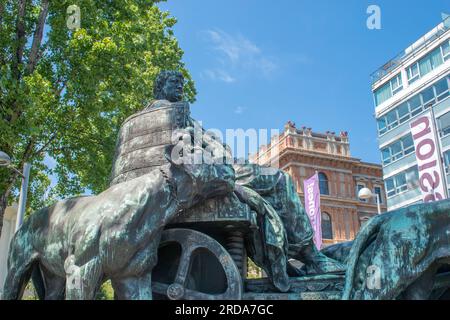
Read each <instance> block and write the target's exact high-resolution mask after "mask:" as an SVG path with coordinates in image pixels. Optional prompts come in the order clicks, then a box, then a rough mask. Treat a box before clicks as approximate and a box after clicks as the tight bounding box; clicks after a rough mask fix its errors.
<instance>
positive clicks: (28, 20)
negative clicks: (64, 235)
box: [0, 0, 196, 209]
mask: <svg viewBox="0 0 450 320" xmlns="http://www.w3.org/2000/svg"><path fill="white" fill-rule="evenodd" d="M22 2H25V3H26V6H25V11H24V15H23V18H21V14H20V13H21V11H20V10H19V7H20V3H22ZM155 2H157V1H149V0H134V1H131V0H117V1H95V0H79V1H77V0H70V1H63V0H52V1H49V7H48V15H47V16H46V19H45V29H44V31H45V32H44V33H45V34H44V36H43V37H42V41H41V43H40V45H39V54H38V55H37V63H36V66H35V67H34V68H31V69H30V63H31V62H32V60H33V59H32V50H31V46H32V43H33V41H34V40H33V39H35V38H37V39H39V37H36V36H35V30H36V29H37V27H38V21H39V16H40V13H41V7H42V4H43V3H45V1H43V0H41V1H29V0H27V1H26V0H20V1H17V0H14V1H12V0H0V17H1V18H0V115H1V121H0V150H3V151H5V152H7V153H8V154H9V155H10V156H11V157H12V158H13V159H14V161H15V164H16V165H18V166H21V165H22V163H23V162H31V163H32V165H33V170H32V172H31V190H30V193H29V203H28V204H29V206H30V208H31V209H37V208H39V207H41V206H42V205H44V204H46V203H48V201H50V200H51V199H54V198H59V197H67V196H70V195H77V194H80V193H83V192H84V191H85V190H86V189H89V190H91V191H92V192H94V193H98V192H101V191H102V190H104V189H105V188H106V187H107V186H108V179H109V175H110V170H111V164H112V157H113V153H114V147H115V140H116V135H117V132H118V128H119V126H120V124H121V123H122V122H123V121H124V120H125V118H126V117H128V116H129V115H131V114H133V113H134V112H136V111H137V110H140V109H142V108H143V106H144V105H145V104H146V103H147V102H148V101H150V100H151V99H152V91H153V88H152V84H153V79H154V78H155V76H156V75H157V73H158V72H159V71H160V70H161V69H177V70H181V71H182V73H183V74H184V75H185V77H186V79H187V80H186V81H187V84H186V92H185V95H186V97H185V98H186V99H187V100H189V101H193V100H194V97H195V93H196V92H195V88H194V84H193V81H192V79H191V77H190V75H189V73H188V71H187V70H186V69H185V66H184V64H183V62H182V56H183V51H182V50H181V49H180V48H179V45H178V42H177V40H176V38H175V37H174V35H173V30H172V27H173V26H174V25H175V23H176V20H175V19H174V18H173V17H171V16H170V15H169V13H167V12H161V11H160V10H159V9H158V8H157V7H156V6H155ZM73 4H75V5H78V6H79V7H80V10H81V28H80V29H78V30H69V29H68V28H67V25H66V21H67V18H68V16H67V13H66V10H67V7H68V6H69V5H73ZM2 12H3V13H2ZM21 21H23V26H24V28H23V34H24V35H23V37H21V36H20V35H19V34H20V32H18V30H19V29H20V27H21ZM22 46H23V54H21V50H20V49H21V47H22ZM17 57H19V58H17ZM45 156H49V157H52V158H53V159H55V161H56V165H55V167H54V168H52V169H50V168H48V167H47V166H46V165H45V164H44V158H45ZM49 174H54V175H55V176H56V177H57V179H58V182H57V185H56V186H55V187H54V188H52V190H51V192H50V193H49V194H46V192H47V188H48V186H49V184H50V181H49V179H48V175H49ZM9 176H10V172H9V171H8V170H6V169H4V168H0V194H4V193H5V191H6V190H7V189H10V186H9V185H8V177H9ZM19 185H20V181H19V179H16V181H15V184H14V185H13V188H15V190H16V192H13V193H12V195H11V197H13V198H14V197H17V188H18V186H19ZM10 200H11V199H10ZM46 201H47V202H46Z"/></svg>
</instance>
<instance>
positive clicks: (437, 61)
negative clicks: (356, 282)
mask: <svg viewBox="0 0 450 320" xmlns="http://www.w3.org/2000/svg"><path fill="white" fill-rule="evenodd" d="M449 38H450V17H447V18H444V20H443V22H442V23H440V24H439V25H438V26H436V27H435V28H433V29H432V30H431V31H430V32H428V33H427V34H425V35H424V36H423V37H421V38H420V39H419V40H417V41H416V42H415V43H414V44H412V45H411V46H409V47H408V48H406V49H405V50H404V51H403V52H402V53H400V54H399V55H398V56H397V57H396V58H394V59H392V60H390V61H388V62H387V63H386V64H385V65H384V66H383V67H381V68H380V69H378V70H377V71H376V72H375V73H374V74H372V80H373V83H372V92H373V96H374V103H375V117H376V119H377V129H378V142H379V148H380V151H381V158H382V166H383V179H384V182H385V188H386V196H387V206H388V210H393V209H397V208H400V207H404V206H407V205H410V204H414V203H419V202H422V194H421V191H420V189H419V173H418V166H417V161H416V155H415V147H414V141H413V137H412V135H411V129H410V123H414V120H415V119H417V118H418V117H421V115H422V116H423V115H425V114H428V113H430V114H431V118H432V119H433V122H434V127H435V128H436V130H435V131H436V132H435V137H436V138H437V140H438V143H437V148H438V151H439V153H438V154H439V156H440V157H441V159H440V161H441V162H442V166H439V167H442V168H444V170H445V173H443V177H444V178H445V180H446V181H445V189H446V190H448V188H449V187H450V185H449V184H448V183H449V182H450V179H449V178H450V177H449V176H448V175H447V174H448V173H449V163H450V99H449V85H450V77H449V70H450V48H449Z"/></svg>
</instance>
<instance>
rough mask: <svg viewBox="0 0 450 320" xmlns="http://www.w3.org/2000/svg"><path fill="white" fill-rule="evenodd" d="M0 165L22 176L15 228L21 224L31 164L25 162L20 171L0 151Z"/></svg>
mask: <svg viewBox="0 0 450 320" xmlns="http://www.w3.org/2000/svg"><path fill="white" fill-rule="evenodd" d="M0 167H7V168H9V169H11V170H13V171H15V172H17V173H18V174H19V175H20V176H21V177H22V186H21V187H20V195H19V207H18V208H17V218H16V230H15V231H17V230H18V229H19V227H20V226H21V225H22V222H23V217H24V215H25V208H26V204H27V193H28V181H29V180H30V169H31V165H30V164H29V163H27V162H25V163H24V164H23V172H20V171H19V170H17V168H15V167H14V166H13V165H11V157H10V156H9V155H7V154H6V153H4V152H3V151H0Z"/></svg>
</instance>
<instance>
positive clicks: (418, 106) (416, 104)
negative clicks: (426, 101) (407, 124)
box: [408, 94, 422, 116]
mask: <svg viewBox="0 0 450 320" xmlns="http://www.w3.org/2000/svg"><path fill="white" fill-rule="evenodd" d="M408 105H409V110H411V116H415V115H417V114H419V113H420V112H421V111H422V102H421V100H420V95H419V94H418V95H415V96H414V97H412V98H411V99H409V100H408Z"/></svg>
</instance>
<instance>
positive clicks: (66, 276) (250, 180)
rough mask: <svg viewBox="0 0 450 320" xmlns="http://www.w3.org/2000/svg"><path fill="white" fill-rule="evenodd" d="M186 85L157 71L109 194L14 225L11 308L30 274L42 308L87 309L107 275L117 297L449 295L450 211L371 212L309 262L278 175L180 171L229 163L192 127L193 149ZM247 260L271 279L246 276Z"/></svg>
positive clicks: (445, 205) (259, 170) (306, 233)
mask: <svg viewBox="0 0 450 320" xmlns="http://www.w3.org/2000/svg"><path fill="white" fill-rule="evenodd" d="M183 81H184V80H183V77H182V75H181V74H180V73H178V72H175V71H163V72H162V73H161V74H160V75H159V76H158V77H157V79H156V81H155V85H154V96H155V98H156V100H155V101H153V102H152V103H150V104H149V105H148V106H147V107H146V108H144V109H143V110H142V111H141V112H139V113H137V114H135V115H133V116H131V117H129V118H128V119H127V120H126V121H125V122H124V124H123V126H122V128H121V130H120V132H119V135H118V140H117V147H116V153H115V156H114V162H113V169H112V174H111V186H110V188H109V189H107V190H105V191H104V192H103V193H101V194H99V195H97V196H91V197H80V198H74V199H68V200H64V201H61V202H58V203H57V204H55V205H53V206H51V207H48V208H44V209H42V210H40V211H38V212H36V213H34V214H33V215H32V216H31V217H30V218H29V219H28V220H27V221H26V222H25V223H24V224H23V226H22V227H21V228H20V230H19V231H18V232H17V234H16V235H15V237H14V240H13V242H12V244H11V250H10V257H9V272H8V276H7V280H6V283H5V289H4V297H3V298H5V299H18V298H20V296H21V294H22V291H23V288H24V285H25V284H26V282H27V280H28V278H29V277H30V275H31V276H32V278H33V282H34V285H35V287H36V289H37V291H38V293H39V296H40V298H42V299H44V298H45V299H64V298H65V299H92V298H93V297H94V295H95V292H96V291H97V290H98V288H99V287H100V285H101V284H102V283H103V282H104V281H105V280H107V279H110V280H111V282H112V285H113V287H114V292H115V297H116V298H117V299H151V298H156V299H173V300H178V299H242V298H244V299H297V300H303V299H342V298H343V299H401V298H404V299H414V298H419V299H428V298H435V299H437V298H449V296H450V293H449V287H450V274H449V273H448V272H449V271H450V270H449V269H450V268H449V262H450V261H449V257H450V213H449V212H450V211H449V208H450V206H449V205H450V201H447V200H446V201H441V202H437V203H432V204H423V205H415V206H410V207H408V208H404V209H400V210H397V211H394V212H390V213H387V214H383V215H380V216H377V217H375V218H373V219H372V220H370V221H369V222H368V223H367V224H366V225H365V226H364V227H363V228H362V229H361V231H360V233H359V234H358V236H357V238H356V240H355V241H354V242H348V243H342V244H338V245H334V246H331V247H328V248H325V249H324V250H322V252H319V251H318V250H317V249H316V248H315V246H314V244H313V240H312V236H313V231H312V228H311V225H310V222H309V219H308V217H307V214H306V212H305V210H304V208H303V206H302V204H301V202H300V199H299V197H298V194H297V192H296V190H295V187H294V184H293V182H292V179H291V178H290V176H289V175H288V174H287V173H285V172H283V171H280V170H278V169H269V168H263V167H261V166H258V165H255V164H249V163H243V164H238V163H232V165H228V164H225V163H223V161H213V163H212V164H211V163H210V164H207V161H206V162H204V163H203V162H202V163H201V164H192V162H189V161H188V162H186V160H192V159H194V158H195V152H196V151H199V149H200V151H201V153H200V154H201V159H202V160H205V158H204V156H205V155H207V154H210V155H211V157H212V158H213V159H215V160H218V159H220V160H224V159H228V160H229V159H231V153H230V151H229V148H228V147H227V146H226V145H223V144H222V142H221V141H218V140H217V139H215V138H214V137H212V136H211V135H210V134H209V133H207V132H206V131H205V130H203V129H202V128H200V135H201V138H202V139H201V141H202V142H201V145H197V146H193V145H191V142H192V141H193V140H195V137H194V136H195V134H196V132H195V129H194V128H198V125H199V124H198V123H197V122H196V121H195V120H194V119H192V118H191V117H190V112H189V105H188V103H187V102H184V101H182V96H183ZM186 146H187V147H186ZM186 148H187V149H186ZM186 150H187V151H186ZM192 150H193V151H194V154H191V151H192ZM205 150H207V151H208V152H204V151H205ZM178 157H181V158H182V160H183V161H181V162H178V161H177V160H179V159H175V158H178ZM247 257H250V258H251V259H252V260H253V261H254V262H255V263H256V264H257V265H258V266H260V267H261V268H262V269H263V270H264V271H265V273H266V274H267V276H268V277H267V278H263V279H246V265H247V264H246V261H247ZM289 259H296V260H299V261H301V262H303V263H304V267H303V268H302V269H300V270H299V269H297V268H295V267H294V266H293V265H292V264H291V263H290V262H289ZM345 271H346V273H345Z"/></svg>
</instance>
